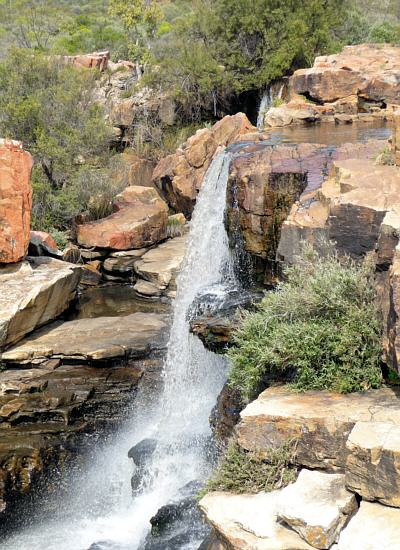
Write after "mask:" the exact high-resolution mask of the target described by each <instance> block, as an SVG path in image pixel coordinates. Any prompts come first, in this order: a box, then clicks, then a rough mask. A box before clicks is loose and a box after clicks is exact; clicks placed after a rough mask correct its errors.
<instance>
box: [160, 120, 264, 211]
mask: <svg viewBox="0 0 400 550" xmlns="http://www.w3.org/2000/svg"><path fill="white" fill-rule="evenodd" d="M252 132H257V129H256V128H254V127H253V126H252V125H251V124H250V122H249V120H248V119H247V117H246V115H244V114H243V113H238V114H236V115H234V116H226V117H224V118H223V119H222V120H220V121H219V122H217V123H216V124H214V126H213V127H212V128H210V129H208V128H204V129H202V130H198V131H197V132H196V134H194V135H193V136H192V137H190V138H189V139H188V140H187V141H186V143H184V144H183V146H182V147H181V148H179V149H178V150H177V151H176V153H175V154H173V155H169V156H168V157H166V158H164V159H162V160H161V161H160V162H159V163H158V165H157V166H156V168H155V170H154V173H153V182H154V184H155V185H156V187H157V188H158V189H159V190H160V192H161V193H162V194H163V196H164V197H165V198H166V200H167V202H168V204H169V206H170V207H171V208H172V209H173V210H175V211H176V212H183V213H184V214H185V216H186V217H187V218H189V217H190V216H191V214H192V211H193V207H194V203H195V201H196V196H197V193H198V191H199V189H200V187H201V184H202V181H203V177H204V175H205V173H206V171H207V169H208V167H209V166H210V164H211V161H212V159H213V157H214V155H215V153H216V151H217V149H218V148H219V147H226V146H227V145H229V144H230V143H233V142H234V141H235V140H236V139H237V138H238V137H239V136H242V135H246V134H247V133H252Z"/></svg>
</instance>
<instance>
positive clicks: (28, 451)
mask: <svg viewBox="0 0 400 550" xmlns="http://www.w3.org/2000/svg"><path fill="white" fill-rule="evenodd" d="M154 361H155V359H151V360H150V359H149V360H142V361H134V362H131V363H125V364H122V365H120V366H113V367H110V366H108V367H107V366H104V365H103V366H101V367H94V366H89V365H62V364H60V361H54V360H52V361H48V362H46V363H44V364H41V365H36V366H32V367H31V368H25V369H24V368H21V367H16V368H10V369H6V370H3V372H2V373H1V384H0V441H1V445H0V508H1V509H2V512H3V514H0V516H1V519H3V518H4V519H5V521H4V522H3V524H4V525H6V524H7V523H8V524H9V525H11V523H12V522H14V521H21V522H23V521H25V520H26V521H27V520H28V518H29V514H28V513H27V514H21V513H20V511H21V509H24V508H23V507H24V506H25V505H26V506H28V505H30V504H31V503H34V497H35V496H37V495H38V494H39V493H44V494H46V495H47V494H48V491H49V487H51V491H50V492H53V491H54V490H55V488H56V486H57V484H58V483H59V482H60V481H61V480H62V478H63V475H64V473H65V472H66V471H68V469H69V468H70V467H79V464H80V462H79V461H80V459H81V458H82V457H83V456H84V455H85V453H87V452H89V451H90V450H91V449H92V448H93V445H95V443H96V442H97V441H98V440H99V439H100V438H103V436H104V435H105V434H106V433H108V432H110V431H113V430H115V429H116V427H117V426H118V425H119V423H120V422H121V421H122V420H123V419H124V418H125V414H126V413H125V411H126V408H127V407H128V406H129V405H130V403H131V401H132V398H133V395H134V393H135V391H136V389H137V386H138V383H139V381H140V379H141V377H142V374H143V373H144V372H145V371H146V368H147V365H148V364H149V365H150V367H151V368H152V365H153V363H154ZM159 362H161V361H160V360H159ZM17 510H18V514H17V513H16V512H17ZM32 511H33V512H34V511H35V506H34V504H33V508H32ZM11 518H12V521H11ZM24 518H25V519H24Z"/></svg>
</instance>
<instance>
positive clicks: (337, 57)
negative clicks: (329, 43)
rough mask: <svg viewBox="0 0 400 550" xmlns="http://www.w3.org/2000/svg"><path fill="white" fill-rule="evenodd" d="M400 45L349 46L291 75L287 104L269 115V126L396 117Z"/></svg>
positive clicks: (276, 107) (399, 95) (399, 80)
mask: <svg viewBox="0 0 400 550" xmlns="http://www.w3.org/2000/svg"><path fill="white" fill-rule="evenodd" d="M399 59H400V48H399V47H397V46H390V45H387V44H386V45H381V44H379V45H377V44H359V45H356V46H346V47H345V48H344V49H343V50H342V51H341V52H340V53H338V54H334V55H324V56H320V57H317V58H316V59H315V61H314V65H313V67H311V68H309V69H299V70H297V71H295V72H294V73H293V75H292V76H291V77H290V78H289V85H288V89H289V90H288V96H289V97H288V99H289V101H288V102H286V103H282V104H281V105H279V106H274V107H271V108H270V109H269V110H268V111H267V112H266V113H265V115H264V124H265V126H266V127H276V126H287V125H290V124H310V123H316V122H335V123H336V124H349V123H352V122H353V121H359V122H363V121H364V122H367V121H368V122H369V121H373V120H374V119H375V120H376V119H385V120H392V119H393V109H394V108H397V106H398V105H399V104H400V93H399V83H400V62H399Z"/></svg>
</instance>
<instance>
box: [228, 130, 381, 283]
mask: <svg viewBox="0 0 400 550" xmlns="http://www.w3.org/2000/svg"><path fill="white" fill-rule="evenodd" d="M381 150H382V141H380V140H373V141H369V142H367V143H354V144H344V145H342V146H339V147H336V148H335V147H327V146H325V145H315V144H310V143H301V144H299V145H278V146H275V147H271V146H270V145H268V144H266V145H263V144H258V145H251V146H248V147H246V148H245V149H243V151H242V152H243V153H247V154H245V155H244V154H243V155H240V156H239V157H238V158H236V159H234V160H233V161H232V164H231V169H230V175H229V182H228V194H227V204H228V211H227V228H228V233H229V235H230V238H231V241H233V242H234V243H235V242H238V241H240V246H242V247H243V249H244V251H245V252H246V253H248V254H250V255H251V256H252V257H255V259H256V260H258V261H260V260H261V262H262V264H261V265H262V266H263V268H262V269H266V279H267V280H270V281H271V280H272V281H273V279H274V270H275V269H276V266H275V259H276V252H277V249H278V245H279V248H280V249H282V248H283V247H284V246H285V242H286V241H285V238H286V234H287V233H286V232H287V226H288V225H289V222H285V220H286V218H287V216H288V214H289V212H291V216H292V213H293V212H294V209H292V210H291V208H292V205H293V204H294V203H296V201H297V200H298V199H299V198H300V197H301V198H300V203H301V201H302V200H303V201H304V203H305V205H306V206H305V208H312V207H313V201H312V199H313V197H314V195H312V194H311V193H312V192H313V190H316V189H319V188H320V186H321V184H322V182H323V180H324V178H325V177H326V173H327V172H328V171H329V169H330V167H331V166H332V163H333V162H334V161H335V160H336V159H348V158H356V159H368V158H373V157H374V156H376V155H377V154H378V153H379V152H380V151H381ZM360 165H364V163H363V162H360ZM290 219H291V217H289V220H290ZM284 222H285V223H284ZM282 224H283V227H284V231H285V233H284V234H283V235H282V238H281V236H280V235H281V227H282ZM302 237H303V238H308V237H309V235H308V233H306V232H304V234H303V235H302ZM293 244H294V243H293V240H292V241H291V242H290V243H288V244H287V247H286V248H287V249H288V254H289V253H291V254H295V253H296V252H297V249H296V248H293V249H292V248H291V247H292V245H293ZM282 255H283V253H282ZM285 259H286V258H285Z"/></svg>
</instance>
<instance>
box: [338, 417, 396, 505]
mask: <svg viewBox="0 0 400 550" xmlns="http://www.w3.org/2000/svg"><path fill="white" fill-rule="evenodd" d="M347 449H348V451H349V456H348V458H347V463H346V484H347V486H348V487H349V488H350V489H351V490H352V491H355V492H356V493H358V494H359V495H361V496H362V497H363V498H365V499H366V500H371V501H373V500H377V501H379V502H381V503H382V504H386V505H388V506H396V507H398V508H400V426H398V425H394V424H389V423H385V422H357V424H356V425H355V426H354V428H353V430H352V431H351V433H350V435H349V439H348V441H347Z"/></svg>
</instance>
